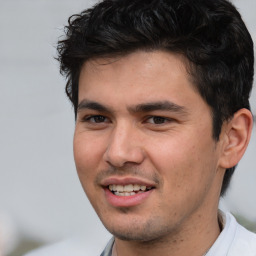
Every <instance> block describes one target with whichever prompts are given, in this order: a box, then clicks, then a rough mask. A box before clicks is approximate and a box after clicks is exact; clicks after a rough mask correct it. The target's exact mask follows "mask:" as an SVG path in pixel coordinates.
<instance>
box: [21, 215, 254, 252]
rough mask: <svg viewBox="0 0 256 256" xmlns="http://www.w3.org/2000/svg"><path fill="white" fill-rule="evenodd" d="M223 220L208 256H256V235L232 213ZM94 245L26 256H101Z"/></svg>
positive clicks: (78, 244)
mask: <svg viewBox="0 0 256 256" xmlns="http://www.w3.org/2000/svg"><path fill="white" fill-rule="evenodd" d="M222 218H223V224H224V229H223V230H222V232H221V233H220V235H219V237H218V238H217V240H216V241H215V243H214V244H213V246H212V247H211V248H210V250H209V251H208V253H207V254H206V256H256V234H254V233H252V232H250V231H248V230H247V229H245V228H244V227H242V226H241V225H240V224H238V223H237V221H236V220H235V218H234V217H233V216H232V215H231V214H230V213H226V214H222ZM113 242H114V239H112V240H111V241H110V242H109V243H108V245H107V246H106V248H105V250H104V252H105V254H104V253H103V254H102V255H104V256H105V255H106V256H109V252H111V248H112V245H113ZM92 244H94V245H95V244H97V242H95V240H94V241H88V240H86V241H84V242H83V240H79V241H78V240H76V241H71V240H69V241H68V242H67V241H63V242H61V243H58V244H55V245H52V246H47V247H43V248H41V249H38V250H35V251H33V252H30V253H28V254H26V255H24V256H99V255H100V252H101V251H102V249H101V245H100V246H99V247H98V246H96V247H95V246H94V248H95V249H92V246H91V245H92ZM96 248H97V249H96ZM107 252H108V253H107ZM110 255H111V253H110Z"/></svg>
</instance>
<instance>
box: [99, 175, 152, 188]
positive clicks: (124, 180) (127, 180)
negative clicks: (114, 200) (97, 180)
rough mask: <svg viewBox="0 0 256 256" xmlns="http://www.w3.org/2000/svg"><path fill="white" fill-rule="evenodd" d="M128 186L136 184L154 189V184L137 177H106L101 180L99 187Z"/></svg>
mask: <svg viewBox="0 0 256 256" xmlns="http://www.w3.org/2000/svg"><path fill="white" fill-rule="evenodd" d="M112 184H115V185H123V186H124V185H129V184H138V185H142V186H146V187H156V184H155V182H152V181H148V180H145V179H144V178H137V177H114V176H113V177H108V178H105V179H104V180H102V182H101V186H103V187H107V186H109V185H112Z"/></svg>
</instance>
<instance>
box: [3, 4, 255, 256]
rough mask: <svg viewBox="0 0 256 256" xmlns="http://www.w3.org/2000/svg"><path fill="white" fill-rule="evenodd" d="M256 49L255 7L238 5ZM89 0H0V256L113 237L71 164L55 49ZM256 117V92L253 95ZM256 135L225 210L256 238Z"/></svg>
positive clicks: (69, 128) (68, 115)
mask: <svg viewBox="0 0 256 256" xmlns="http://www.w3.org/2000/svg"><path fill="white" fill-rule="evenodd" d="M232 2H233V3H234V4H235V5H236V6H237V7H238V9H239V10H240V12H241V14H242V16H243V18H244V20H245V22H246V24H247V26H248V29H249V31H250V32H251V34H252V37H253V39H254V42H256V15H255V11H256V1H255V0H233V1H232ZM94 3H96V1H89V0H75V1H70V0H62V1H54V0H11V1H10V0H0V250H1V248H2V250H3V253H2V255H6V256H16V255H17V256H18V255H21V254H23V253H24V252H26V251H28V250H30V249H33V248H36V247H38V246H41V245H44V244H48V243H54V242H56V241H60V240H62V239H67V238H70V237H73V236H76V235H82V236H84V237H85V238H86V237H88V236H89V235H90V236H94V235H95V236H97V237H98V240H97V245H93V244H92V245H91V246H98V245H99V244H100V245H102V246H104V244H105V243H106V241H107V240H108V238H109V237H110V235H109V234H108V232H107V231H106V230H105V229H104V227H103V226H102V224H101V223H100V221H99V220H98V218H97V216H96V214H95V213H94V211H93V210H92V208H91V206H90V204H89V202H88V200H87V198H86V197H85V195H84V192H83V190H82V188H81V186H80V183H79V180H78V178H77V175H76V170H75V165H74V162H73V152H72V137H73V130H74V115H73V110H72V107H71V104H70V103H69V101H68V100H67V98H66V95H65V92H64V87H65V80H64V78H62V77H61V76H60V74H59V71H58V63H57V61H55V60H54V56H56V50H55V46H56V42H57V40H58V38H59V37H60V36H61V35H62V34H63V26H64V25H65V24H66V23H67V18H68V17H69V16H70V15H72V14H74V13H79V12H80V11H82V10H84V9H86V8H88V7H89V6H91V5H93V4H94ZM251 104H252V109H253V112H254V114H255V113H256V89H255V88H254V89H253V93H252V95H251ZM255 130H256V128H255V127H254V129H253V136H252V140H251V143H250V145H249V148H248V150H247V152H246V154H245V156H244V158H243V159H242V161H241V162H240V164H239V166H238V168H237V170H236V173H235V175H234V178H233V180H232V184H231V187H230V189H229V192H228V193H227V195H226V197H225V198H224V199H222V200H221V208H223V209H225V210H229V211H231V212H233V213H234V214H235V215H236V216H237V217H238V219H239V220H240V221H241V222H242V223H243V224H244V225H246V226H247V227H248V228H250V229H251V230H255V231H256V162H255V158H256V134H255V133H256V131H255Z"/></svg>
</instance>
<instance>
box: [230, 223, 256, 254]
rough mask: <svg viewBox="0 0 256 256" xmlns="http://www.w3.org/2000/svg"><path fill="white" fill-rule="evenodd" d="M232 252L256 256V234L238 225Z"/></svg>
mask: <svg viewBox="0 0 256 256" xmlns="http://www.w3.org/2000/svg"><path fill="white" fill-rule="evenodd" d="M230 251H231V252H236V254H237V255H246V256H247V255H248V256H251V255H252V256H256V234H255V233H253V232H250V231H249V230H247V229H245V228H244V227H243V226H241V225H240V224H238V223H237V228H236V233H235V237H234V241H233V244H232V248H231V249H230Z"/></svg>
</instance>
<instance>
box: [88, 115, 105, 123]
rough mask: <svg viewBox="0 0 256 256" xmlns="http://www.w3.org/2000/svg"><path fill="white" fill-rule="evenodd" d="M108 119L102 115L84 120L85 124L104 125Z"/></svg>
mask: <svg viewBox="0 0 256 256" xmlns="http://www.w3.org/2000/svg"><path fill="white" fill-rule="evenodd" d="M107 120H108V119H107V118H106V117H105V116H101V115H95V116H87V117H85V118H84V122H89V123H104V122H106V121H107Z"/></svg>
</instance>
